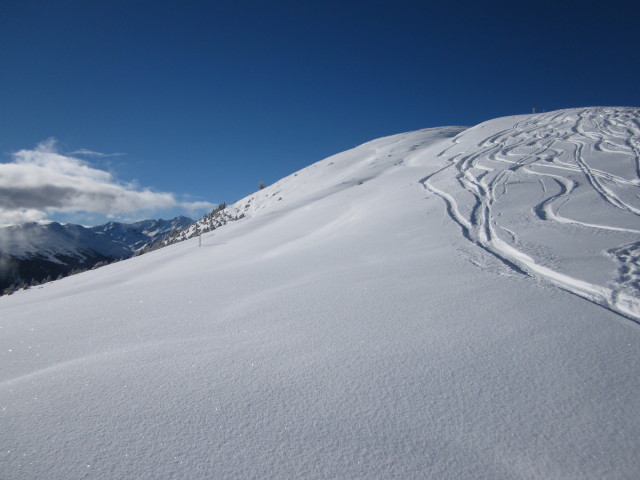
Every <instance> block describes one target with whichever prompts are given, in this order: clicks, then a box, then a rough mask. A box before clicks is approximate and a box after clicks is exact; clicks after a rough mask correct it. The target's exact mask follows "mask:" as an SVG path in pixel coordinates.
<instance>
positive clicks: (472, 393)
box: [0, 108, 640, 479]
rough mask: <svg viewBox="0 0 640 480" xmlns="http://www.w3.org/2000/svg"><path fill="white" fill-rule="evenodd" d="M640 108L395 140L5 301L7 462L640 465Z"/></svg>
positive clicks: (462, 473)
mask: <svg viewBox="0 0 640 480" xmlns="http://www.w3.org/2000/svg"><path fill="white" fill-rule="evenodd" d="M639 121H640V110H638V109H626V108H590V109H572V110H565V111H559V112H552V113H548V114H541V115H527V116H518V117H507V118H502V119H496V120H491V121H489V122H485V123H484V124H481V125H479V126H477V127H474V128H471V129H465V128H462V127H444V128H439V129H428V130H422V131H417V132H411V133H406V134H401V135H395V136H391V137H386V138H382V139H379V140H375V141H372V142H369V143H367V144H364V145H361V146H359V147H357V148H355V149H353V150H349V151H347V152H344V153H341V154H338V155H335V156H333V157H330V158H328V159H325V160H323V161H321V162H318V163H316V164H314V165H311V166H309V167H307V168H305V169H303V170H301V171H300V172H296V173H295V174H293V175H291V176H289V177H287V178H284V179H282V180H281V181H279V182H277V183H276V184H274V185H271V186H269V187H267V188H265V189H264V190H261V191H259V192H256V193H255V194H254V195H252V196H250V197H248V198H246V199H243V200H241V201H239V202H237V203H236V204H234V205H232V206H230V207H228V208H229V209H230V210H231V211H232V212H233V213H237V214H239V213H244V214H245V217H244V218H243V219H241V220H237V221H234V222H230V223H228V224H227V225H225V226H223V227H220V228H218V229H216V230H215V231H213V232H209V233H206V234H203V235H202V247H198V239H197V238H193V239H190V240H187V241H184V242H181V243H178V244H175V245H172V246H169V247H166V248H163V249H160V250H156V251H154V252H151V253H148V254H145V255H142V256H139V257H135V258H133V259H130V260H126V261H123V262H119V263H117V264H112V265H108V266H106V267H103V268H100V269H98V270H94V271H89V272H85V273H82V274H79V275H75V276H72V277H68V278H65V279H63V280H60V281H56V282H52V283H49V284H46V285H44V286H42V287H41V288H35V289H31V290H29V291H20V292H18V293H16V294H14V295H11V296H8V297H2V298H0V359H1V361H0V416H1V418H2V425H3V428H2V430H1V431H0V447H1V448H2V451H1V452H0V477H3V478H21V479H31V478H34V479H35V478H50V479H63V478H64V479H67V478H72V479H73V478H92V479H93V478H97V479H101V478H103V479H113V478H137V479H155V478H184V479H205V478H403V479H405V478H438V479H443V478H452V479H453V478H455V479H465V478H468V479H511V478H541V479H542V478H544V479H548V478H594V479H595V478H597V479H600V478H608V479H630V478H635V477H636V476H637V472H638V471H640V455H639V454H638V453H639V449H640V441H639V440H638V439H639V438H640V404H639V403H638V400H637V399H638V396H639V394H640V377H639V376H638V371H639V367H640V355H639V353H640V332H639V326H638V323H637V322H638V317H639V314H638V310H637V301H638V297H639V295H638V291H637V289H638V279H639V278H640V271H639V269H638V266H637V265H638V253H637V252H638V234H637V231H639V230H640V224H639V222H638V217H637V212H636V211H635V210H636V209H637V208H638V207H639V204H638V196H637V195H638V170H637V166H636V165H637V162H638V149H637V145H638V144H639V143H638V133H637V132H638V129H637V126H638V124H639ZM634 162H635V163H634Z"/></svg>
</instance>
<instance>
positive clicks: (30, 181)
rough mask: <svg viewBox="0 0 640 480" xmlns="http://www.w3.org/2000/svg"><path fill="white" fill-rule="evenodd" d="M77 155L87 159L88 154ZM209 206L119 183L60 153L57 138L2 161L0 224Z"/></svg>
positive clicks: (206, 203)
mask: <svg viewBox="0 0 640 480" xmlns="http://www.w3.org/2000/svg"><path fill="white" fill-rule="evenodd" d="M79 152H84V154H85V155H87V153H86V152H87V151H79ZM92 153H93V154H96V153H97V152H92ZM94 156H95V155H94ZM98 156H99V155H98ZM213 206H214V205H213V204H211V203H209V202H179V201H178V200H176V198H175V195H174V194H172V193H166V192H154V191H151V190H149V189H141V188H139V187H137V186H136V185H135V184H133V183H129V184H125V183H121V182H118V181H117V180H116V179H115V178H114V177H113V175H112V174H111V173H109V172H107V171H104V170H100V169H97V168H93V167H92V166H91V165H89V163H88V162H86V161H84V160H81V159H79V158H76V157H73V156H71V154H69V155H64V154H62V153H59V152H58V151H57V149H56V144H55V139H49V140H47V141H45V142H42V143H40V144H39V145H38V146H37V147H36V148H35V149H34V150H20V151H18V152H16V153H14V154H13V159H12V162H9V163H0V225H10V224H16V223H23V222H29V221H40V220H43V219H45V218H46V216H47V215H48V214H52V213H56V212H66V213H68V212H91V213H99V214H102V215H106V216H115V215H120V214H130V213H134V212H140V211H151V210H159V209H166V208H171V207H182V208H183V209H186V210H188V211H197V210H202V209H205V208H213Z"/></svg>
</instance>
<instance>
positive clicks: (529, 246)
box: [421, 108, 640, 323]
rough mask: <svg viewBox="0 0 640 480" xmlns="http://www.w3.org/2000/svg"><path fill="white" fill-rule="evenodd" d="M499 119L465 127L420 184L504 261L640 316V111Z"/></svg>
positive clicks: (637, 319) (467, 231)
mask: <svg viewBox="0 0 640 480" xmlns="http://www.w3.org/2000/svg"><path fill="white" fill-rule="evenodd" d="M488 126H489V127H490V128H489V129H488V130H490V129H491V128H492V125H488ZM500 127H506V128H503V129H500V128H496V127H495V126H493V129H494V131H493V132H491V131H488V132H486V133H485V132H484V130H482V129H483V128H484V126H478V127H474V128H472V129H470V130H467V131H465V132H463V133H461V134H459V135H458V136H457V137H455V138H454V139H453V140H452V141H451V144H449V145H447V147H446V148H445V149H444V150H443V151H441V152H440V153H439V154H438V156H439V157H445V158H447V162H448V164H447V165H446V166H445V167H444V168H442V169H441V170H439V171H437V172H435V173H433V174H431V175H429V176H427V177H425V178H423V179H422V180H421V183H422V185H423V186H424V187H425V188H426V189H427V190H429V191H430V192H432V193H434V194H435V195H437V196H439V197H441V198H442V199H443V200H444V201H445V203H446V208H447V213H448V215H449V216H450V217H451V219H452V220H453V221H455V222H456V223H457V224H458V225H459V226H460V228H461V230H462V233H463V236H464V237H465V238H466V239H467V240H469V241H471V242H472V243H474V244H475V245H477V246H479V247H480V248H482V249H484V250H485V251H487V252H489V253H491V254H492V255H494V256H495V257H497V258H498V259H500V260H501V261H502V262H503V263H504V264H506V265H508V266H510V267H511V268H513V269H514V270H516V271H518V272H520V273H523V274H527V275H529V276H532V277H537V278H542V279H544V280H546V281H548V282H551V283H553V284H555V285H557V286H558V287H560V288H562V289H564V290H567V291H569V292H571V293H573V294H576V295H579V296H581V297H583V298H586V299H587V300H589V301H591V302H594V303H597V304H599V305H601V306H603V307H605V308H607V309H609V310H612V311H615V312H617V313H619V314H621V315H623V316H625V317H627V318H629V319H631V320H633V321H634V322H636V323H640V241H639V236H640V109H633V108H587V109H571V110H563V111H559V112H553V113H550V114H540V115H531V116H528V117H526V118H525V119H524V120H521V121H520V122H517V123H514V120H513V118H512V119H504V120H503V122H502V124H501V125H500ZM522 184H527V187H528V189H520V188H519V187H520V186H522ZM531 192H535V195H534V194H532V193H531ZM523 201H524V205H525V206H526V207H527V208H525V209H524V211H523V209H522V208H521V207H522V205H523ZM594 265H596V266H595V267H594Z"/></svg>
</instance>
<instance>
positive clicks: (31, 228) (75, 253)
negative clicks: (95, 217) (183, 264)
mask: <svg viewBox="0 0 640 480" xmlns="http://www.w3.org/2000/svg"><path fill="white" fill-rule="evenodd" d="M192 223H193V220H192V219H190V218H188V217H184V216H180V217H176V218H173V219H171V220H162V219H159V220H142V221H139V222H135V223H130V224H127V223H118V222H109V223H105V224H104V225H98V226H95V227H89V228H87V227H83V226H81V225H73V224H66V225H62V224H60V223H56V222H53V223H49V224H45V225H41V224H37V223H26V224H23V225H16V226H10V227H4V228H0V293H1V292H4V291H5V290H8V289H15V288H17V287H19V286H21V285H24V284H27V285H28V284H34V283H41V282H42V281H45V280H47V279H55V278H58V277H60V276H66V275H69V274H70V273H73V272H74V271H81V270H88V269H90V268H94V267H95V266H96V265H99V264H103V263H110V262H113V261H115V260H121V259H124V258H129V257H131V256H133V255H134V254H135V253H136V252H137V251H139V250H141V249H143V248H145V247H146V246H148V245H151V244H155V243H157V242H160V241H161V240H162V239H163V238H165V237H167V236H169V235H171V234H172V233H175V232H176V231H180V230H182V229H184V228H186V227H188V226H189V225H191V224H192Z"/></svg>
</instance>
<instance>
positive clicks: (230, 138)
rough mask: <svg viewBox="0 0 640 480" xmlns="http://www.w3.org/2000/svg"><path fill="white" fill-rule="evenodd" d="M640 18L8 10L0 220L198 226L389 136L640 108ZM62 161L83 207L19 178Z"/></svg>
mask: <svg viewBox="0 0 640 480" xmlns="http://www.w3.org/2000/svg"><path fill="white" fill-rule="evenodd" d="M639 20H640V7H638V6H637V3H636V2H617V1H610V2H597V3H595V2H594V3H589V2H544V1H538V2H526V1H525V2H464V1H463V2H437V3H434V2H417V1H393V2H392V1H378V2H376V1H369V2H333V1H323V2H304V1H298V2H278V1H272V2H247V1H233V2H226V1H220V2H205V1H182V2H178V1H173V2H168V1H158V0H156V1H118V0H111V1H55V0H49V1H28V0H20V1H13V0H4V1H3V2H2V3H0V65H1V66H2V72H3V73H2V75H0V154H1V155H2V156H1V157H0V161H2V162H3V165H0V167H6V168H5V170H2V169H1V168H0V223H2V222H3V218H2V217H3V215H4V223H5V224H6V223H11V219H13V221H14V222H17V221H18V220H25V219H46V218H48V219H58V220H64V221H74V222H78V223H84V224H96V223H102V222H103V221H105V219H106V218H107V216H108V217H109V218H113V219H116V220H134V219H139V218H142V217H160V216H162V217H164V218H167V217H170V216H173V215H175V214H180V213H187V214H191V215H193V216H199V215H201V214H203V213H205V212H206V211H208V210H209V209H210V205H212V204H217V203H219V202H227V203H232V202H235V201H237V200H239V199H241V198H242V197H244V196H245V195H247V194H249V193H251V192H252V191H254V190H255V189H256V187H257V184H258V181H260V180H264V181H265V182H266V183H267V184H269V183H272V182H274V181H277V180H278V179H280V178H282V177H283V176H286V175H288V174H290V173H293V172H294V171H296V170H298V169H300V168H303V167H305V166H307V165H309V164H311V163H313V162H315V161H318V160H321V159H322V158H325V157H327V156H329V155H332V154H334V153H338V152H340V151H342V150H345V149H348V148H351V147H353V146H355V145H357V144H360V143H362V142H365V141H368V140H371V139H374V138H377V137H380V136H384V135H390V134H394V133H400V132H403V131H409V130H415V129H419V128H425V127H435V126H441V125H474V124H477V123H479V122H482V121H484V120H488V119H491V118H495V117H499V116H504V115H512V114H519V113H529V112H531V109H532V104H534V103H535V104H537V107H538V110H542V109H545V110H547V111H549V110H555V109H560V108H567V107H581V106H590V105H625V106H640V89H639V88H638V75H639V74H640V55H639V54H638V52H637V48H638V45H640V28H638V25H637V24H638V21H639ZM52 138H53V139H55V140H56V141H55V142H53V141H52V140H50V139H52ZM43 142H45V143H43ZM38 145H40V147H37V146H38ZM16 152H21V153H18V154H16ZM38 152H39V153H38ZM91 152H94V153H91ZM36 153H37V154H36ZM98 154H100V155H98ZM47 155H49V157H47ZM51 155H53V156H54V157H55V158H54V157H51ZM50 158H54V159H53V160H50ZM64 159H66V160H64ZM29 162H32V164H29V165H26V163H29ZM33 162H35V163H33ZM17 164H19V165H17ZM61 165H63V166H66V167H64V168H67V169H73V168H75V169H79V170H82V171H83V172H84V173H87V172H89V173H87V175H88V176H89V179H90V180H91V181H88V180H87V179H86V178H84V177H82V178H80V180H78V178H79V177H78V174H72V177H71V180H73V181H71V183H74V182H75V184H78V185H79V184H82V185H85V187H83V188H85V189H88V190H90V193H91V195H87V191H83V192H80V194H82V195H80V196H76V197H74V198H75V200H73V201H69V202H68V200H69V198H71V197H72V196H73V195H76V194H78V192H77V191H75V190H74V192H75V193H73V195H72V194H71V193H69V192H71V190H73V188H76V187H73V188H72V187H71V186H69V185H68V184H67V183H65V184H64V185H63V184H62V183H61V184H55V185H54V187H55V188H54V187H52V186H51V185H49V187H50V188H49V190H46V191H47V192H53V193H47V195H43V194H42V190H41V191H40V192H35V193H37V194H36V195H34V197H38V198H37V199H34V198H32V197H29V195H30V194H31V193H30V191H28V187H27V186H26V185H27V184H29V185H31V186H32V187H33V185H32V184H33V182H31V183H29V182H27V181H26V180H25V181H24V184H19V182H18V181H16V182H14V183H13V184H10V182H8V180H7V178H8V176H9V175H12V176H13V177H12V178H14V177H15V178H18V177H20V175H22V176H23V177H26V176H30V178H33V176H34V175H36V173H37V175H36V176H39V177H46V176H47V175H51V176H52V177H55V176H56V174H57V173H59V169H60V168H62V167H61ZM73 165H75V166H73ZM27 166H28V167H29V168H26V167H27ZM18 167H19V168H18ZM9 168H10V169H9ZM56 169H58V170H56ZM83 169H84V170H83ZM36 170H37V172H36ZM34 172H36V173H34ZM100 172H106V173H107V175H106V176H105V175H102V173H100ZM74 175H75V176H74ZM2 176H4V177H5V180H6V181H5V182H4V183H2V178H1V177H2ZM74 179H75V180H74ZM67 180H69V179H67ZM67 180H65V181H67ZM91 182H94V183H91ZM96 182H97V183H100V182H102V183H106V184H108V185H110V187H117V188H110V189H109V195H110V196H107V199H111V200H108V201H106V202H105V201H104V199H102V200H101V201H100V202H95V205H94V203H92V202H93V200H92V199H95V196H96V195H97V194H96V193H95V189H96V188H97V187H96ZM45 183H46V182H45ZM68 183H69V182H68ZM61 185H62V186H61ZM44 186H46V185H44ZM104 186H105V185H102V186H101V187H100V188H98V190H100V189H102V187H104ZM78 188H80V187H77V188H76V189H78ZM16 189H18V190H19V192H18V191H17V190H16ZM3 190H4V192H3ZM105 190H106V188H105ZM100 191H101V192H102V190H100ZM16 192H17V193H16ZM119 192H120V193H122V195H123V197H122V199H123V200H122V205H124V206H123V207H122V208H118V209H115V208H112V209H109V207H108V206H107V207H105V204H110V205H113V204H115V203H114V202H116V201H115V200H113V199H114V196H118V195H120V193H119ZM143 192H146V197H145V198H144V199H142V198H139V197H140V196H139V195H138V196H136V193H143ZM154 194H158V196H157V197H156V196H154ZM160 194H168V195H170V196H171V200H170V199H169V198H168V197H167V196H166V195H165V196H164V197H163V196H162V195H160ZM56 195H58V197H59V198H58V197H56ZM45 197H51V198H54V197H55V201H52V202H51V205H47V203H46V200H47V199H46V198H45ZM19 199H24V202H23V203H20V202H21V201H22V200H19ZM127 199H129V200H130V201H131V205H130V207H131V208H127V207H126V205H127V201H129V200H127ZM120 200H121V199H120V198H118V199H117V201H120ZM156 201H157V202H158V203H157V204H155V203H154V202H156ZM65 202H68V203H65ZM110 202H111V203H110ZM83 205H84V207H83ZM83 208H85V209H87V210H89V211H82V209H83Z"/></svg>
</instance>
